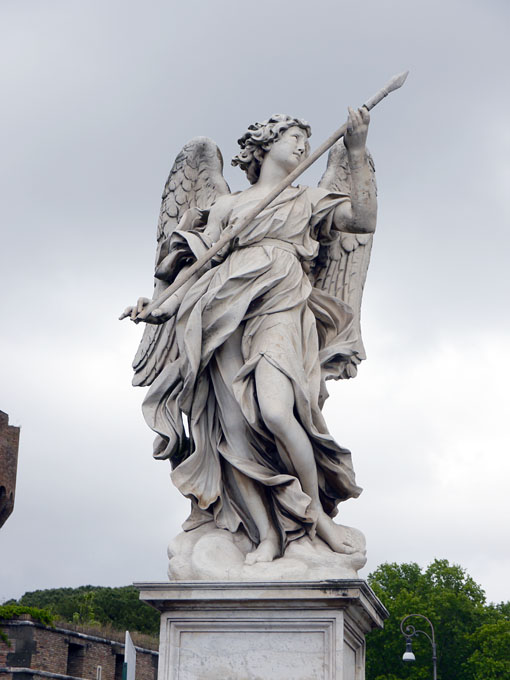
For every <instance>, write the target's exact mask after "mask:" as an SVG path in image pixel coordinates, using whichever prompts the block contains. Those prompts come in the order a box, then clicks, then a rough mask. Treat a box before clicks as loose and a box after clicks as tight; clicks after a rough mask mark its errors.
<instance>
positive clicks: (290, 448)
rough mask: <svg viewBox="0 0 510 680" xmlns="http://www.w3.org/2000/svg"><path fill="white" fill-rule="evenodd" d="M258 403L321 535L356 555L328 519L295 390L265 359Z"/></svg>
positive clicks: (257, 375)
mask: <svg viewBox="0 0 510 680" xmlns="http://www.w3.org/2000/svg"><path fill="white" fill-rule="evenodd" d="M255 381H256V386H257V399H258V402H259V407H260V411H261V414H262V418H263V420H264V422H265V424H266V426H267V428H268V429H269V430H270V431H271V432H272V434H273V435H274V437H275V439H276V442H277V445H278V448H279V449H283V451H284V452H285V454H286V455H287V456H288V458H289V459H290V461H291V462H292V465H293V467H294V469H295V471H296V474H297V477H298V479H299V481H300V482H301V487H302V489H303V491H304V492H305V493H306V494H308V496H310V499H311V510H312V515H313V516H315V517H317V533H318V534H319V536H320V537H321V538H322V539H323V540H324V541H326V543H328V545H329V546H330V547H331V548H332V549H333V550H334V551H335V552H341V553H351V552H354V549H353V547H352V546H351V545H350V543H348V541H347V540H346V533H345V529H344V528H343V527H341V526H339V525H338V524H335V523H334V522H333V520H332V519H331V517H329V515H327V514H326V513H325V512H324V510H323V508H322V504H321V502H320V498H319V481H318V476H317V465H316V463H315V456H314V453H313V448H312V445H311V443H310V439H309V437H308V434H307V433H306V431H305V429H304V428H303V427H302V425H301V424H300V423H299V422H298V420H297V419H296V417H295V415H294V389H293V387H292V383H291V381H290V380H289V378H287V376H286V375H284V374H283V373H282V372H281V371H279V370H278V369H277V368H275V367H274V366H273V365H272V364H270V363H269V362H268V361H267V360H265V359H262V360H261V361H259V363H258V364H257V368H256V370H255Z"/></svg>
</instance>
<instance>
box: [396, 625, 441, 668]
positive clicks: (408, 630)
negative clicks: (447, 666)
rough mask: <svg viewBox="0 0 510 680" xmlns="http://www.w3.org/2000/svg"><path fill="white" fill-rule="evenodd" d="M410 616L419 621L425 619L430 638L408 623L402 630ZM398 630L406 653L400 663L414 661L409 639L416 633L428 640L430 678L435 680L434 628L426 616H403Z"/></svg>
mask: <svg viewBox="0 0 510 680" xmlns="http://www.w3.org/2000/svg"><path fill="white" fill-rule="evenodd" d="M412 616H416V617H418V618H420V619H425V621H426V622H427V623H428V624H429V626H430V630H431V633H432V637H431V636H430V635H429V634H428V633H426V632H425V631H424V630H416V628H415V627H414V626H413V625H412V624H410V623H408V624H407V626H406V627H405V629H404V623H405V622H406V621H407V619H410V618H411V617H412ZM400 630H401V632H402V635H403V636H404V637H405V639H406V651H405V652H404V654H403V656H402V661H416V657H415V656H414V653H413V646H412V641H411V638H413V637H414V636H415V635H418V633H421V634H422V635H425V637H426V638H427V639H428V641H429V642H430V644H431V645H432V677H433V680H437V654H436V638H435V635H434V626H433V625H432V622H431V621H430V619H428V618H427V617H426V616H423V614H408V615H407V616H404V618H403V619H402V621H401V622H400Z"/></svg>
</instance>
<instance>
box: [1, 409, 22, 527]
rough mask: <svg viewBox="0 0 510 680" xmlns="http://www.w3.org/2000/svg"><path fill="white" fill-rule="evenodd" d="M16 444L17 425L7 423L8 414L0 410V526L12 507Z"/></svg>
mask: <svg viewBox="0 0 510 680" xmlns="http://www.w3.org/2000/svg"><path fill="white" fill-rule="evenodd" d="M18 445H19V427H13V426H12V425H9V416H8V415H7V413H4V412H3V411H0V527H1V526H3V524H4V523H5V521H6V519H7V518H8V517H9V515H10V514H11V512H12V511H13V508H14V494H15V490H16V472H17V469H18Z"/></svg>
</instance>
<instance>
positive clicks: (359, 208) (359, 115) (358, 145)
mask: <svg viewBox="0 0 510 680" xmlns="http://www.w3.org/2000/svg"><path fill="white" fill-rule="evenodd" d="M369 122H370V114H369V113H368V111H367V110H366V109H365V108H364V107H361V108H360V109H358V110H357V111H354V110H353V109H351V108H349V121H348V127H347V132H346V134H345V137H344V143H345V146H346V148H347V155H348V158H349V167H350V171H351V196H350V199H351V200H350V201H345V202H344V203H341V204H340V205H339V206H337V208H336V209H335V216H334V222H335V226H336V228H337V229H338V230H339V231H348V232H350V233H354V234H370V233H372V232H373V231H375V224H376V219H377V199H376V194H375V186H374V183H373V180H372V173H371V171H370V167H369V165H368V162H367V157H366V153H365V143H366V139H367V134H368V124H369Z"/></svg>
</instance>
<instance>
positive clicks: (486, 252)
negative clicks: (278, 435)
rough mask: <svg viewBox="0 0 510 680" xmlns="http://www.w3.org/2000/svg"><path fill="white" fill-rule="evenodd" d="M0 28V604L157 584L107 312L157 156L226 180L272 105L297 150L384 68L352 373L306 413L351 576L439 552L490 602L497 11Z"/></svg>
mask: <svg viewBox="0 0 510 680" xmlns="http://www.w3.org/2000/svg"><path fill="white" fill-rule="evenodd" d="M0 13H1V21H0V26H1V29H0V30H1V32H2V35H1V37H0V38H1V39H0V55H1V58H2V61H3V63H4V64H6V65H7V68H6V69H4V72H3V73H2V76H1V78H2V82H1V88H2V92H3V94H4V102H5V103H4V106H3V110H2V125H1V126H0V137H1V145H2V149H3V159H4V163H3V164H2V167H1V169H0V186H1V187H2V218H3V219H2V222H3V228H2V245H1V248H0V276H1V281H2V290H3V291H4V299H5V300H6V301H7V305H6V308H4V314H3V325H2V336H1V337H2V354H1V357H2V359H1V362H2V363H1V375H2V380H1V385H0V398H1V401H0V408H1V409H3V410H5V411H7V412H9V413H10V415H11V422H13V423H15V424H21V425H22V437H21V450H20V468H19V482H18V494H17V501H16V509H15V513H14V514H13V516H12V517H11V518H10V520H9V521H8V522H7V524H6V525H5V527H4V528H3V529H2V532H1V534H0V551H1V554H2V559H1V567H0V573H1V576H2V578H1V580H0V582H1V588H0V598H2V597H10V596H18V595H21V594H22V592H24V591H25V590H31V589H34V588H41V587H50V586H64V585H78V584H81V583H86V582H94V583H102V584H119V583H129V582H131V581H133V580H136V579H142V580H145V579H147V580H150V579H154V580H156V579H163V578H164V572H165V569H166V565H165V555H164V552H165V545H166V543H167V542H168V540H169V539H170V538H171V537H172V536H173V535H174V534H175V533H176V532H177V531H178V530H179V525H180V523H181V522H182V521H183V519H184V518H185V515H186V509H187V502H185V501H184V500H182V499H180V498H179V497H178V494H177V492H176V491H175V490H173V489H172V488H171V485H170V481H169V479H168V472H169V470H168V467H167V466H166V465H165V464H163V463H159V462H155V461H152V459H151V455H150V453H151V434H150V432H148V431H147V429H146V427H145V425H144V423H143V421H142V417H141V414H140V402H141V399H142V396H143V391H142V390H134V389H133V388H131V387H130V384H129V383H130V361H131V358H132V355H133V354H134V351H135V349H136V345H137V342H138V338H139V334H140V329H139V328H135V327H130V326H129V325H127V324H120V323H118V322H117V321H116V317H117V315H118V313H119V312H120V310H121V309H122V308H124V307H125V306H126V305H127V304H129V303H130V302H132V301H133V300H135V299H136V298H137V297H138V296H139V295H141V294H148V293H149V292H150V290H151V286H152V262H153V257H154V246H155V228H156V221H157V214H158V210H159V197H160V193H161V189H162V186H163V183H164V181H165V179H166V175H167V173H168V171H169V169H170V166H171V164H172V162H173V159H174V157H175V155H176V154H177V152H178V151H179V149H180V148H181V146H182V145H183V144H184V143H185V142H186V141H187V140H188V139H189V138H191V137H193V136H195V135H198V134H203V135H208V136H210V137H212V138H213V139H215V140H216V141H217V142H218V144H219V145H220V148H221V149H222V151H223V153H224V155H225V161H226V164H225V176H226V178H227V181H228V182H229V183H230V185H231V187H232V189H234V190H237V189H240V188H242V187H243V186H244V179H243V177H242V175H241V173H239V170H238V169H233V168H231V167H230V165H229V160H230V157H231V156H232V155H233V154H234V153H235V151H236V143H235V140H236V139H237V137H238V136H239V135H240V134H241V133H242V132H243V130H244V129H245V127H246V125H247V124H248V123H250V122H252V121H254V120H257V119H260V118H266V117H267V116H268V115H270V114H271V113H273V112H275V111H288V112H291V113H293V114H296V115H299V116H302V117H304V118H306V119H308V120H309V121H310V122H311V123H312V126H313V137H312V142H313V144H318V143H319V142H320V141H321V140H322V139H323V138H325V137H326V136H327V135H328V134H329V133H330V132H331V130H332V129H334V128H336V127H337V126H338V125H339V124H340V123H341V122H343V119H344V117H345V110H346V106H347V105H348V104H360V103H362V102H363V101H364V100H365V99H367V98H368V97H369V96H370V95H371V94H372V93H373V91H375V90H377V89H378V88H379V87H380V86H381V85H382V84H383V83H384V82H385V81H386V80H387V79H388V77H390V76H391V75H393V74H394V73H396V72H399V71H401V70H403V69H406V68H409V69H410V70H411V74H410V76H409V79H408V82H407V83H406V85H405V87H404V89H402V90H401V91H400V92H398V93H396V94H394V95H392V97H391V98H388V99H387V100H386V101H385V102H383V103H382V104H381V105H380V106H379V107H378V108H377V109H376V110H375V111H374V113H373V115H372V126H371V132H370V140H369V143H370V148H371V150H372V152H373V154H374V156H375V160H376V166H377V171H378V182H379V189H380V197H379V198H380V213H379V225H378V233H377V235H376V241H375V247H374V251H373V260H372V265H371V269H370V272H369V279H368V283H367V289H366V293H365V306H364V310H363V322H364V329H365V330H364V334H365V341H366V345H367V349H368V353H369V359H368V361H367V363H366V365H365V366H363V367H362V369H361V371H360V376H359V377H358V378H357V379H356V381H351V382H349V383H343V384H339V385H336V386H332V389H331V392H332V397H331V399H330V402H329V404H328V411H327V414H328V415H329V421H330V422H335V423H336V422H337V419H338V422H339V423H340V425H339V426H338V428H339V429H338V432H335V434H336V436H337V437H338V439H339V441H340V442H342V443H343V444H345V445H347V446H349V447H350V448H352V450H353V454H354V461H355V464H356V467H357V470H358V477H359V480H360V483H361V484H362V485H363V486H364V487H365V492H364V494H363V495H362V497H361V498H360V499H359V501H356V502H351V503H348V504H346V507H345V510H343V514H342V517H343V518H344V519H345V521H346V522H348V523H351V524H353V525H354V526H358V527H359V528H361V529H362V530H363V531H365V532H366V534H367V536H368V540H369V547H370V562H369V567H370V568H375V566H376V565H377V564H378V563H379V562H381V561H383V560H389V561H402V560H410V559H416V560H418V561H419V562H420V563H422V564H425V563H426V562H428V561H429V560H431V559H433V558H434V557H436V556H441V557H447V558H449V559H451V560H454V561H458V562H460V563H461V564H462V565H463V566H465V567H467V568H468V570H470V571H471V573H472V575H473V576H474V577H475V578H476V579H477V580H478V581H479V582H480V583H481V584H482V586H484V587H485V588H486V589H487V591H488V594H489V596H490V597H491V598H492V599H508V589H507V584H506V580H507V579H506V573H507V572H508V566H509V561H510V555H509V554H508V551H506V552H505V550H506V549H505V548H504V547H503V545H502V543H503V542H502V541H501V534H504V533H505V526H504V523H503V520H502V519H501V518H503V517H506V516H508V501H507V500H506V494H505V480H506V479H507V475H508V472H509V471H508V465H507V463H506V456H505V453H506V450H507V449H508V433H507V431H506V428H505V426H504V421H505V412H506V411H507V409H508V399H507V396H506V385H507V383H508V380H507V378H508V361H507V359H506V348H507V347H508V339H509V336H510V328H509V325H508V315H507V313H506V309H507V306H508V303H507V300H508V296H509V292H510V291H509V286H508V281H509V277H508V274H507V256H506V253H507V252H508V240H509V237H508V223H509V209H508V199H507V193H508V181H509V175H510V172H509V164H508V158H509V152H510V136H509V134H508V131H507V127H508V126H507V114H506V111H507V110H508V108H509V104H510V102H509V98H510V95H509V92H508V88H507V87H506V83H507V80H508V75H507V64H508V62H509V59H508V57H509V55H508V51H509V50H508V41H507V36H506V32H507V26H508V20H509V14H510V8H509V7H508V5H507V4H505V3H500V2H496V1H493V2H486V3H484V4H481V3H477V2H474V1H472V2H460V1H457V0H450V1H449V2H446V3H444V2H443V3H440V2H438V1H437V0H434V1H433V2H415V3H409V2H404V1H403V0H401V1H395V2H390V1H383V2H375V1H374V0H372V1H370V2H366V3H363V4H353V3H346V2H338V1H335V2H333V1H331V2H329V1H327V0H320V1H319V2H316V3H315V4H314V5H313V8H312V7H311V6H310V5H309V3H305V2H304V1H299V2H294V3H293V4H292V6H290V5H288V3H281V4H280V3H274V2H270V1H269V0H262V1H261V2H258V3H257V6H256V8H254V7H253V6H252V5H249V4H248V3H244V2H239V1H238V0H236V1H234V0H219V2H216V3H208V2H205V1H202V2H200V1H198V0H195V2H189V3H187V5H186V6H184V3H178V2H170V3H168V2H162V1H159V0H158V1H155V2H152V3H149V4H147V3H141V2H122V3H121V2H119V1H117V0H112V1H110V2H108V3H100V2H94V1H93V2H87V3H84V2H75V3H69V2H64V1H63V0H62V1H59V0H52V1H51V2H46V3H45V4H44V7H42V6H41V5H39V4H38V3H35V2H29V1H28V0H27V1H26V2H24V3H19V2H13V1H11V2H4V3H3V4H2V8H1V9H0ZM323 167H324V165H323V164H322V165H320V167H317V168H312V169H310V170H309V171H308V173H307V174H306V176H305V178H304V180H303V181H306V182H308V183H314V182H317V180H318V178H319V177H320V174H321V172H322V169H323ZM505 409H506V410H505ZM367 423H368V425H367ZM4 556H7V558H4Z"/></svg>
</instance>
